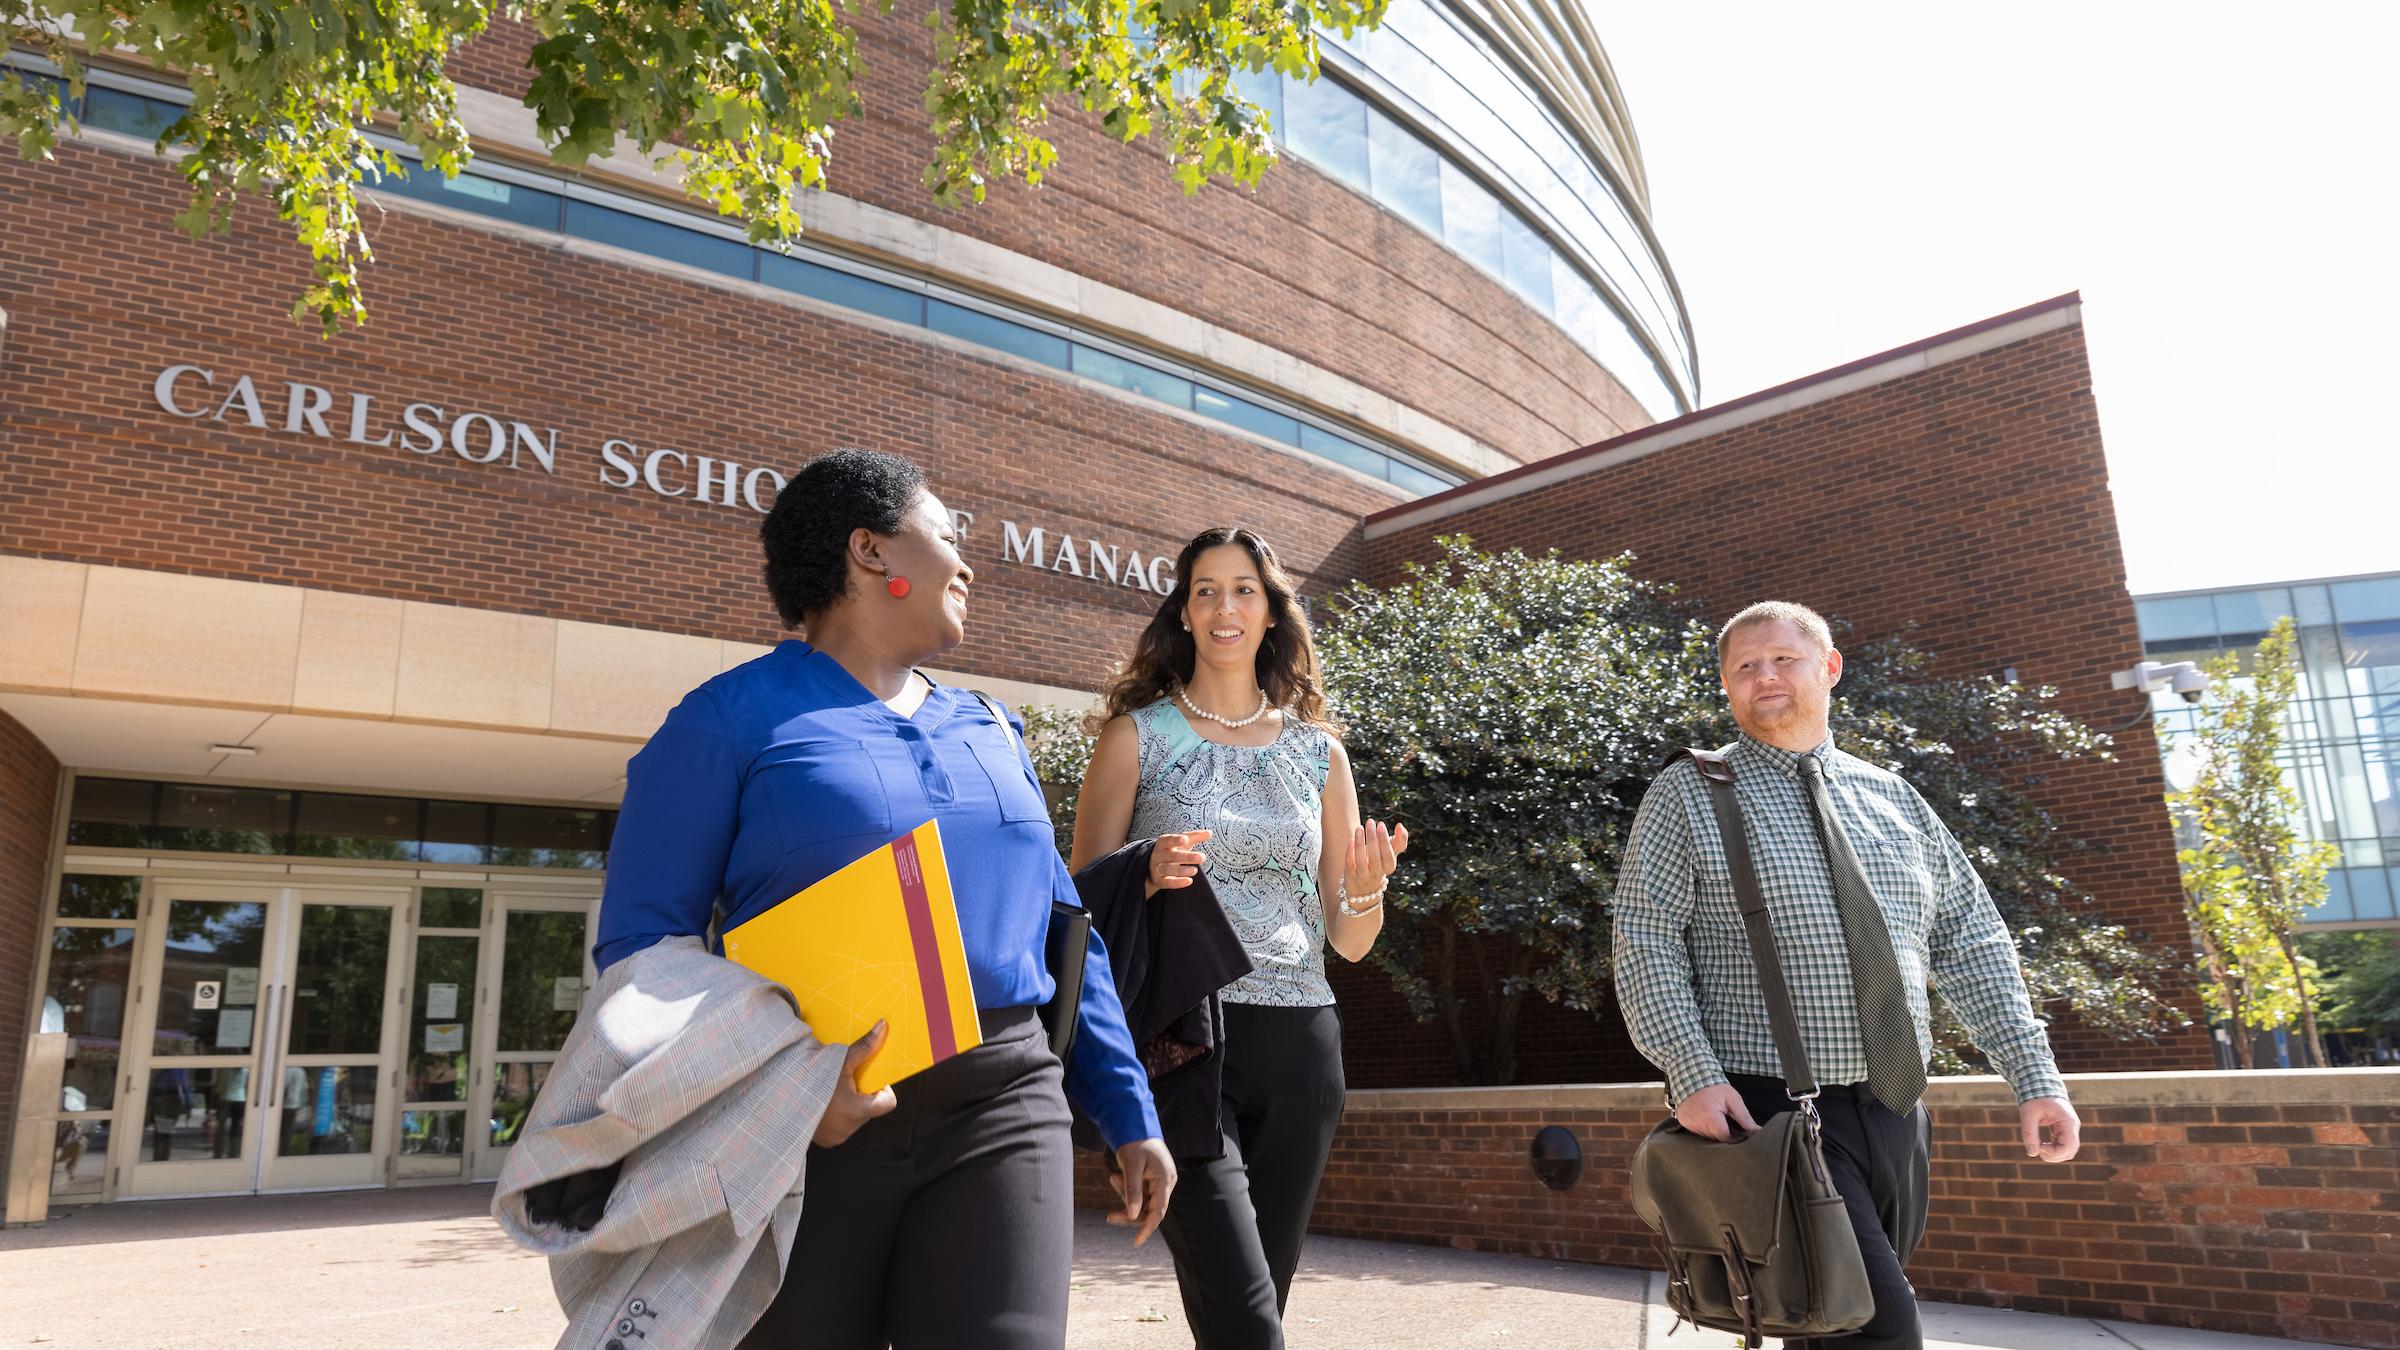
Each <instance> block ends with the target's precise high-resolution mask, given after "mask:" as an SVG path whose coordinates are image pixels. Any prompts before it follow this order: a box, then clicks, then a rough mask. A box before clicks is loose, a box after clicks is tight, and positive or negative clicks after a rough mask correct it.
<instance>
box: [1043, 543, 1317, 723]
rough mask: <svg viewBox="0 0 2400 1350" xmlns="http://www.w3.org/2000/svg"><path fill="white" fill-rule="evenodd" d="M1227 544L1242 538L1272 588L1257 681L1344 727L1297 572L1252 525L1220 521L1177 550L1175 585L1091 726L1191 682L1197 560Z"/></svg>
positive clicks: (1299, 709) (1287, 707)
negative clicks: (1326, 685)
mask: <svg viewBox="0 0 2400 1350" xmlns="http://www.w3.org/2000/svg"><path fill="white" fill-rule="evenodd" d="M1224 544H1233V545H1236V546H1238V547H1239V548H1240V549H1241V550H1242V551H1243V552H1245V553H1247V554H1249V555H1250V561H1251V562H1253V563H1255V564H1257V566H1258V580H1259V585H1260V586H1261V587H1262V588H1263V589H1264V590H1265V591H1266V593H1267V616H1268V617H1269V618H1271V619H1273V620H1274V621H1275V625H1274V627H1272V628H1269V629H1268V630H1267V631H1266V633H1265V634H1264V635H1263V636H1262V637H1261V639H1260V641H1259V644H1258V687H1259V688H1260V689H1261V690H1264V691H1265V692H1266V695H1267V702H1268V704H1269V705H1270V706H1273V707H1277V708H1281V709H1283V712H1284V715H1285V716H1287V717H1297V718H1299V719H1300V720H1301V721H1303V722H1313V723H1315V724H1316V725H1318V726H1321V727H1324V728H1325V729H1327V730H1329V731H1335V732H1338V731H1340V730H1341V725H1340V724H1339V723H1337V722H1336V721H1334V720H1333V715H1332V714H1331V713H1330V712H1328V711H1327V710H1326V707H1325V692H1324V690H1323V689H1322V688H1320V687H1319V686H1318V684H1317V643H1316V637H1315V634H1314V633H1313V632H1312V631H1311V630H1310V628H1309V624H1308V611H1307V610H1305V609H1304V608H1302V607H1301V604H1300V600H1299V597H1298V596H1297V595H1296V594H1295V593H1294V592H1293V589H1292V577H1291V574H1290V573H1289V572H1286V571H1284V570H1283V564H1282V563H1281V562H1279V561H1277V560H1276V557H1275V550H1274V548H1273V547H1272V546H1270V545H1269V544H1268V543H1267V541H1266V540H1264V539H1261V538H1259V537H1258V536H1257V535H1255V534H1253V533H1251V532H1250V531H1248V530H1244V529H1237V528H1233V527H1230V526H1220V527H1218V528H1216V529H1213V530H1203V531H1201V532H1200V533H1199V534H1198V535H1195V536H1194V537H1193V539H1192V542H1190V543H1188V544H1185V545H1184V546H1183V552H1182V553H1181V554H1179V555H1177V556H1176V559H1175V589H1174V590H1173V591H1170V592H1169V593H1168V594H1167V597H1166V598H1165V599H1164V600H1161V601H1159V602H1158V612H1157V613H1156V614H1153V615H1152V616H1150V622H1149V624H1148V625H1147V626H1146V627H1144V628H1143V629H1142V634H1141V636H1140V637H1138V638H1136V639H1134V644H1133V656H1132V658H1131V659H1129V660H1128V661H1126V662H1125V664H1124V666H1123V667H1121V668H1120V669H1119V670H1118V671H1117V674H1116V677H1115V678H1113V679H1111V680H1110V681H1109V682H1108V688H1107V689H1106V690H1104V691H1103V692H1102V694H1101V703H1100V706H1099V707H1098V708H1096V709H1094V710H1093V711H1092V714H1091V716H1089V717H1087V718H1085V719H1084V729H1085V730H1086V731H1088V732H1090V733H1091V734H1092V735H1095V736H1097V735H1099V734H1100V728H1102V727H1104V726H1106V725H1107V724H1108V723H1109V721H1110V720H1111V719H1113V718H1117V717H1121V716H1123V715H1125V714H1126V713H1129V712H1132V711H1133V710H1134V709H1136V708H1146V707H1148V706H1150V705H1151V704H1153V703H1156V702H1158V701H1159V700H1160V699H1162V698H1166V697H1167V696H1169V695H1170V694H1172V693H1174V692H1175V691H1176V690H1177V689H1180V688H1182V687H1183V686H1184V685H1186V684H1188V683H1190V682H1191V678H1192V665H1193V663H1194V662H1195V661H1197V660H1198V659H1199V646H1198V644H1197V643H1196V642H1195V641H1194V639H1193V637H1192V635H1191V634H1190V633H1188V632H1186V631H1184V627H1183V611H1184V607H1185V606H1186V605H1188V604H1190V603H1191V598H1192V580H1191V577H1192V568H1193V567H1194V566H1195V565H1197V564H1198V563H1199V561H1200V555H1201V554H1203V553H1206V552H1207V551H1209V550H1210V549H1212V548H1216V547H1219V546H1220V545H1224Z"/></svg>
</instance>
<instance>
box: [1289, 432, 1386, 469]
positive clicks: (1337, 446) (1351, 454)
mask: <svg viewBox="0 0 2400 1350" xmlns="http://www.w3.org/2000/svg"><path fill="white" fill-rule="evenodd" d="M1300 448H1301V449H1303V450H1306V451H1308V452H1309V453H1310V454H1312V455H1322V456H1323V457H1325V458H1326V459H1330V460H1332V461H1333V462H1334V463H1336V464H1347V465H1349V466H1350V467H1351V468H1353V469H1356V470H1358V471H1359V472H1360V473H1363V474H1365V475H1367V476H1368V477H1370V478H1381V477H1383V476H1384V470H1383V466H1384V465H1385V464H1386V463H1388V462H1389V461H1387V460H1386V459H1385V458H1384V457H1383V456H1382V455H1380V454H1377V453H1376V452H1375V451H1373V450H1369V449H1368V448H1367V447H1365V446H1363V445H1360V444H1358V443H1357V442H1356V441H1349V440H1344V439H1343V438H1341V437H1339V436H1336V435H1334V434H1333V433H1332V432H1330V431H1324V430H1320V429H1319V428H1316V427H1312V426H1310V425H1308V424H1307V423H1305V422H1303V423H1301V424H1300Z"/></svg>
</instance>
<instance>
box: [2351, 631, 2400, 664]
mask: <svg viewBox="0 0 2400 1350" xmlns="http://www.w3.org/2000/svg"><path fill="white" fill-rule="evenodd" d="M2341 634H2342V658H2343V660H2345V661H2347V662H2348V663H2349V665H2350V668H2351V669H2352V670H2354V671H2370V670H2377V669H2381V668H2384V667H2387V666H2400V620H2396V621H2391V622H2386V623H2346V624H2343V625H2342V627H2341Z"/></svg>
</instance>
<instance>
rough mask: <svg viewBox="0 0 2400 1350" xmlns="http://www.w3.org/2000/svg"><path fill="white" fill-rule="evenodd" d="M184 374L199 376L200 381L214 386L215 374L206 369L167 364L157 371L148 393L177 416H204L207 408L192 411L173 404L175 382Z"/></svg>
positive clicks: (162, 406) (159, 404)
mask: <svg viewBox="0 0 2400 1350" xmlns="http://www.w3.org/2000/svg"><path fill="white" fill-rule="evenodd" d="M186 375H197V376H199V377H200V383H201V384H203V385H206V386H209V387H211V388H214V387H215V385H216V383H217V377H216V376H215V375H213V374H211V373H209V372H208V371H205V370H202V369H201V368H200V367H198V366H169V367H167V368H166V369H165V370H162V371H160V372H158V382H157V383H155V384H153V385H151V386H150V393H151V395H152V396H153V397H155V398H156V399H157V400H158V406H159V407H161V408H164V409H166V410H167V411H168V412H171V413H173V414H175V415H176V416H177V417H202V416H205V415H207V413H208V409H206V408H200V409H197V410H195V411H192V412H186V411H184V410H183V409H181V408H178V407H176V406H175V382H176V381H177V380H180V379H182V378H183V377H184V376H186Z"/></svg>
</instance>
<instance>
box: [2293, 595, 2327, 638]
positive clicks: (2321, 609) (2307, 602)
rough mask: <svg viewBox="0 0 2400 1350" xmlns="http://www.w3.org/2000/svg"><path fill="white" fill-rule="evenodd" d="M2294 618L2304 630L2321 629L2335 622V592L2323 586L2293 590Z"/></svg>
mask: <svg viewBox="0 0 2400 1350" xmlns="http://www.w3.org/2000/svg"><path fill="white" fill-rule="evenodd" d="M2292 617H2293V618H2294V619H2297V620H2299V622H2300V626H2301V627H2303V628H2310V627H2320V626H2322V625H2325V624H2329V623H2332V622H2333V592H2332V591H2330V590H2328V589H2327V588H2325V587H2323V586H2295V587H2293V588H2292Z"/></svg>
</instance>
